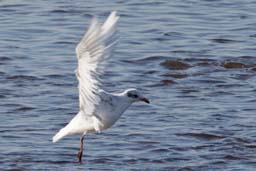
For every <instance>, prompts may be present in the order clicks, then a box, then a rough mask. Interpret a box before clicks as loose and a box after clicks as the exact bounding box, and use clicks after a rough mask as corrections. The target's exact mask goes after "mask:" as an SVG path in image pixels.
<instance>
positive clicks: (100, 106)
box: [53, 11, 149, 162]
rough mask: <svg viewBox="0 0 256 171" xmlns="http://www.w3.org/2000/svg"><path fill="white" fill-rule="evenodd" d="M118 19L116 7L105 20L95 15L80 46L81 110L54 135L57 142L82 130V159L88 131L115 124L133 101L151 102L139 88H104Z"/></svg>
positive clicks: (78, 72) (80, 153)
mask: <svg viewBox="0 0 256 171" xmlns="http://www.w3.org/2000/svg"><path fill="white" fill-rule="evenodd" d="M118 19H119V16H117V15H116V11H113V12H111V14H110V15H109V17H108V18H107V20H106V21H105V22H104V24H101V23H100V22H99V21H98V19H97V18H93V19H92V22H91V24H90V26H89V28H88V30H87V32H86V33H85V35H84V36H83V38H82V39H81V41H80V43H79V44H78V45H77V47H76V56H77V60H78V66H77V70H76V77H77V79H78V81H79V85H78V89H79V108H80V110H79V112H78V114H77V115H76V116H75V117H74V118H73V119H72V120H71V121H70V122H69V123H68V124H67V125H66V126H65V127H64V128H62V129H61V130H60V131H59V132H58V133H57V134H56V135H55V136H54V137H53V142H57V141H59V140H60V139H61V138H63V137H65V136H67V135H72V134H81V135H82V136H81V139H80V142H81V144H80V151H79V152H78V155H77V156H78V159H79V162H81V160H82V154H83V140H84V137H85V135H86V134H87V133H94V132H101V131H102V130H105V129H107V128H109V127H111V126H112V125H113V124H114V123H115V122H116V121H117V120H118V119H119V117H120V116H121V115H122V113H123V112H124V111H125V110H126V109H127V108H128V107H129V106H130V105H131V104H132V103H133V102H136V101H144V102H146V103H149V101H148V99H146V98H145V97H143V96H142V95H141V94H140V93H139V92H138V90H136V89H127V90H125V91H124V92H122V93H109V92H106V91H105V90H104V89H103V86H102V81H101V78H102V76H103V75H104V73H105V68H106V64H107V62H108V60H109V58H110V57H111V56H112V53H113V49H114V46H115V44H116V43H117V29H116V26H117V21H118Z"/></svg>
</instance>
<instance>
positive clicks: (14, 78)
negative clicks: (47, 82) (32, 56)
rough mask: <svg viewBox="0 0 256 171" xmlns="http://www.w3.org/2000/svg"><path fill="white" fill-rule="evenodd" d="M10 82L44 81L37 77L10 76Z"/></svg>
mask: <svg viewBox="0 0 256 171" xmlns="http://www.w3.org/2000/svg"><path fill="white" fill-rule="evenodd" d="M7 79H8V80H30V81H32V80H42V79H41V78H38V77H35V76H30V75H13V76H8V77H7Z"/></svg>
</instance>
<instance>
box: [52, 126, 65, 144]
mask: <svg viewBox="0 0 256 171" xmlns="http://www.w3.org/2000/svg"><path fill="white" fill-rule="evenodd" d="M68 134H69V131H68V129H67V128H66V127H64V128H62V129H61V130H60V131H59V132H58V133H57V134H55V135H54V136H53V137H52V142H53V143H55V142H57V141H59V140H60V139H62V138H63V137H65V136H66V135H68Z"/></svg>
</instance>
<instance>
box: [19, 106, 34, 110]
mask: <svg viewBox="0 0 256 171" xmlns="http://www.w3.org/2000/svg"><path fill="white" fill-rule="evenodd" d="M33 109H35V108H33V107H28V106H23V107H19V108H17V109H16V111H29V110H33Z"/></svg>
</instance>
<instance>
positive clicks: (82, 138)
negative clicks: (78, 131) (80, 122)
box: [77, 133, 86, 163]
mask: <svg viewBox="0 0 256 171" xmlns="http://www.w3.org/2000/svg"><path fill="white" fill-rule="evenodd" d="M85 134H86V133H84V134H83V135H82V136H81V138H80V150H79V152H78V153H77V158H78V161H79V163H82V157H83V146H84V137H85Z"/></svg>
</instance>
